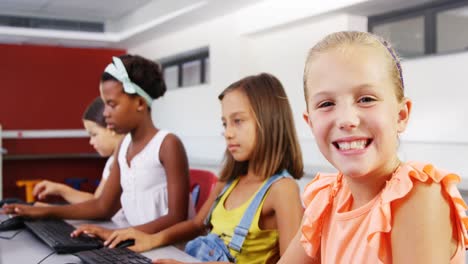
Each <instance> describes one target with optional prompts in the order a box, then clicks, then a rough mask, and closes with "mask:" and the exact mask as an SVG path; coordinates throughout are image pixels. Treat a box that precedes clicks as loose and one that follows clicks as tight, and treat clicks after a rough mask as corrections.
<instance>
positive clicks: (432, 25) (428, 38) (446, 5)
mask: <svg viewBox="0 0 468 264" xmlns="http://www.w3.org/2000/svg"><path fill="white" fill-rule="evenodd" d="M460 7H468V0H439V1H436V2H433V3H426V4H423V5H419V6H415V7H411V8H408V9H403V10H397V11H392V12H388V13H384V14H379V15H374V16H369V17H368V24H367V30H368V31H369V32H373V29H374V27H376V26H379V25H383V24H388V23H391V22H398V21H401V20H405V19H409V18H416V17H421V16H422V17H423V19H424V55H419V56H409V57H408V58H417V57H422V56H428V55H444V54H451V53H460V52H466V50H454V51H448V52H437V15H438V14H439V13H442V12H444V11H448V10H451V9H456V8H460Z"/></svg>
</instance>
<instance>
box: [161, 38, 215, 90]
mask: <svg viewBox="0 0 468 264" xmlns="http://www.w3.org/2000/svg"><path fill="white" fill-rule="evenodd" d="M207 59H210V51H209V48H208V47H204V48H200V49H196V50H192V51H188V52H184V53H181V54H177V55H174V56H171V57H167V58H163V59H160V60H159V63H160V65H161V71H162V72H163V74H164V70H165V69H166V68H168V67H173V66H177V87H175V88H174V89H179V88H185V87H191V86H183V81H184V76H183V74H184V73H183V72H184V71H183V65H184V64H185V63H190V62H194V61H199V62H200V76H199V77H200V84H201V85H202V84H207V83H208V82H207V81H208V80H207V78H206V76H207V74H206V73H207V72H206V60H207Z"/></svg>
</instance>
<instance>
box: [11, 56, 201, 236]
mask: <svg viewBox="0 0 468 264" xmlns="http://www.w3.org/2000/svg"><path fill="white" fill-rule="evenodd" d="M165 91H166V86H165V83H164V80H163V77H162V74H161V69H160V67H159V66H158V65H157V64H156V63H154V62H152V61H149V60H147V59H145V58H143V57H140V56H133V55H124V56H121V57H119V58H117V57H114V58H113V63H111V64H109V65H108V66H107V67H106V69H105V71H104V73H103V74H102V76H101V86H100V93H101V98H102V99H103V101H104V103H105V109H104V117H105V121H106V123H107V127H108V128H110V129H112V130H114V131H115V132H116V133H118V134H126V136H125V137H124V139H123V140H122V142H121V143H120V146H119V147H118V148H117V150H116V154H115V161H114V164H113V165H112V169H111V172H110V176H109V178H108V180H107V183H106V186H105V188H104V190H103V192H102V194H101V195H100V196H99V197H97V198H95V199H92V200H90V201H87V202H83V203H78V204H74V205H67V206H50V207H30V206H21V205H15V204H13V205H10V206H9V207H5V208H4V209H5V211H6V212H9V213H15V214H18V215H24V216H29V217H59V218H67V219H109V218H110V217H112V215H114V214H115V213H116V212H117V211H118V210H119V209H120V208H122V210H123V212H124V214H125V217H126V219H127V221H128V223H129V224H130V225H131V226H134V227H135V228H136V229H138V230H141V231H143V232H147V233H156V232H158V231H160V230H163V229H165V228H167V227H169V226H172V225H174V224H176V223H178V222H181V221H183V220H186V219H187V216H188V215H189V208H190V211H192V210H193V206H189V204H191V203H190V201H189V174H188V172H189V169H188V161H187V155H186V153H185V149H184V146H183V145H182V142H181V141H180V139H179V138H177V137H176V136H175V135H173V134H171V133H169V132H168V131H165V130H161V129H158V128H156V127H155V126H154V124H153V122H152V119H151V103H152V100H154V99H157V98H159V97H161V96H162V95H164V93H165ZM86 230H92V231H93V233H95V234H96V235H98V236H100V237H101V238H106V237H108V236H110V235H111V234H112V233H113V231H112V230H109V229H104V228H100V227H97V226H93V225H85V226H82V227H81V228H80V229H78V230H77V231H75V232H74V233H73V235H79V234H80V233H81V232H86Z"/></svg>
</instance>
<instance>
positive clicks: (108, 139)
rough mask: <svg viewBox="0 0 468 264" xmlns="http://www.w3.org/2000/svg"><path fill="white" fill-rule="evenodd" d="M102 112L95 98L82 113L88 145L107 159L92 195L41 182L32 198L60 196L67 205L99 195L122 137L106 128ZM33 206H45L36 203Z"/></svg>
mask: <svg viewBox="0 0 468 264" xmlns="http://www.w3.org/2000/svg"><path fill="white" fill-rule="evenodd" d="M103 112H104V102H103V101H102V99H101V98H100V97H97V98H95V99H94V100H93V102H92V103H91V104H89V105H88V107H87V108H86V110H85V112H84V113H83V125H84V127H85V129H86V131H87V132H88V133H89V144H90V145H91V146H93V148H94V149H95V150H96V151H97V152H98V153H99V155H100V156H102V157H109V158H108V159H107V162H106V165H105V166H104V170H103V171H102V179H101V181H100V182H99V185H98V187H97V188H96V191H95V192H94V194H93V193H88V192H83V191H79V190H76V189H73V188H72V187H70V186H68V185H66V184H63V183H58V182H52V181H48V180H43V181H41V182H40V183H38V184H36V186H34V190H33V194H34V196H36V197H37V198H38V199H39V200H44V199H46V198H47V196H60V197H62V198H63V199H64V200H65V201H67V202H68V203H71V204H73V203H80V202H84V201H88V200H90V199H93V198H95V197H98V196H99V195H101V193H102V189H103V188H104V184H105V182H106V180H107V178H108V177H109V174H110V167H111V165H112V162H113V160H114V158H113V156H112V155H113V153H114V151H115V149H116V148H117V146H118V144H119V143H120V141H121V140H122V138H123V135H119V134H116V133H115V132H114V131H111V130H110V129H108V128H106V121H105V120H104V116H103ZM35 205H47V204H45V203H41V202H36V203H35Z"/></svg>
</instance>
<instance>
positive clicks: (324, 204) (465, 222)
mask: <svg viewBox="0 0 468 264" xmlns="http://www.w3.org/2000/svg"><path fill="white" fill-rule="evenodd" d="M430 179H431V180H432V181H434V182H437V183H440V184H441V185H442V188H443V190H445V192H446V194H447V195H448V196H449V197H450V198H451V202H452V204H453V208H455V210H456V212H455V213H453V214H451V215H452V216H453V218H455V219H452V222H453V223H455V225H454V227H456V232H457V234H456V235H457V240H458V247H457V251H456V253H455V255H454V256H453V257H452V259H451V261H450V263H465V247H466V246H467V245H468V237H467V227H468V218H467V216H466V214H465V210H466V209H467V206H466V204H465V202H464V201H463V199H462V197H461V195H460V192H459V191H458V189H457V188H456V186H455V184H456V183H458V182H460V177H459V176H458V175H455V174H452V173H446V172H444V171H441V170H438V169H435V168H434V167H433V166H432V165H424V164H421V163H415V162H411V163H405V164H402V165H401V166H400V167H399V168H398V170H397V171H396V172H395V173H394V175H393V176H392V178H391V179H390V180H389V181H387V184H386V186H385V187H384V189H383V190H382V191H381V192H380V193H379V195H377V196H376V197H375V198H374V199H373V200H372V201H370V202H369V203H367V204H366V205H364V206H361V207H360V208H357V209H355V210H351V211H350V209H351V203H352V197H351V192H350V190H349V189H348V188H347V186H346V184H345V182H344V181H343V176H342V175H341V174H318V175H317V176H316V177H315V178H314V180H313V181H312V182H311V183H309V184H308V185H307V187H306V189H305V192H304V194H303V199H304V204H305V206H306V211H305V212H304V221H303V224H302V236H301V243H302V246H303V247H304V249H305V251H306V253H307V254H308V255H309V256H310V257H315V256H316V255H317V251H318V249H320V250H321V251H320V253H321V263H322V264H328V263H330V264H335V263H391V262H392V256H391V243H390V231H391V230H392V210H391V206H390V204H391V203H392V202H393V201H395V200H397V199H400V198H402V197H405V196H406V195H408V193H409V192H410V191H411V189H412V188H413V182H417V181H419V182H426V181H428V180H430Z"/></svg>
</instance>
